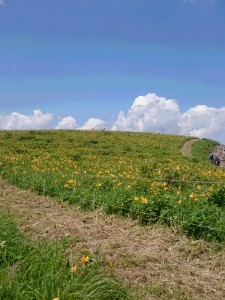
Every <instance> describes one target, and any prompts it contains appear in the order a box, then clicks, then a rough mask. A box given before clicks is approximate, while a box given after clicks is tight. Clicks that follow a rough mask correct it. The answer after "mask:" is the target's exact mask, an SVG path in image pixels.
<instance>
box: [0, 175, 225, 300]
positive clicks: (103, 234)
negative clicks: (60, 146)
mask: <svg viewBox="0 0 225 300" xmlns="http://www.w3.org/2000/svg"><path fill="white" fill-rule="evenodd" d="M0 209H2V210H5V209H9V210H10V211H11V212H12V213H13V214H14V215H15V217H16V219H17V221H18V222H19V224H20V229H21V230H22V231H23V232H25V233H26V234H27V235H28V236H29V237H30V238H32V239H35V240H40V241H41V240H45V239H51V240H58V239H59V238H61V237H65V236H66V237H68V238H69V240H70V248H69V250H68V252H69V254H70V255H71V256H76V255H77V254H78V253H81V252H82V250H83V249H88V251H90V253H92V255H96V256H97V255H100V256H101V257H102V260H103V261H104V262H105V263H109V262H110V264H112V268H113V269H114V270H115V272H116V274H117V275H119V276H121V277H123V278H124V279H125V280H127V281H128V282H130V283H131V284H132V286H133V287H134V288H135V289H136V290H137V291H139V295H140V299H202V298H204V299H210V300H213V299H215V300H218V299H221V300H222V299H225V249H224V247H223V246H222V245H221V246H220V245H218V244H217V245H215V244H209V243H207V242H204V241H193V240H191V239H188V238H187V237H185V236H183V235H182V234H181V233H179V232H175V230H172V229H169V228H165V227H162V226H160V225H155V226H145V227H144V226H140V225H139V224H138V223H137V222H136V221H132V220H130V219H128V218H119V217H116V216H114V215H105V214H104V213H103V212H102V211H100V210H96V211H93V212H81V211H80V210H79V208H78V207H74V206H70V205H67V204H65V203H60V202H58V201H56V200H54V199H51V198H48V197H43V196H38V195H36V194H34V193H31V192H29V191H23V190H20V189H18V188H16V187H14V186H11V185H9V184H7V183H6V182H5V181H3V180H0ZM142 291H143V292H142Z"/></svg>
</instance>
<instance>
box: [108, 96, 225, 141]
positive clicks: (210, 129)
mask: <svg viewBox="0 0 225 300" xmlns="http://www.w3.org/2000/svg"><path fill="white" fill-rule="evenodd" d="M112 130H124V131H149V132H162V133H169V134H179V135H191V136H195V137H199V138H203V137H205V138H210V139H215V140H219V141H220V140H222V139H224V138H223V132H224V131H225V107H221V108H214V107H208V106H206V105H197V106H195V107H192V108H190V109H189V110H187V111H186V112H184V113H181V112H180V109H179V106H178V104H177V102H176V101H175V100H174V99H166V98H163V97H159V96H157V95H156V94H151V93H150V94H147V95H146V96H140V97H138V98H136V99H135V100H134V102H133V104H132V106H131V108H130V109H129V110H128V112H127V113H124V112H123V111H121V112H120V113H119V114H118V117H117V120H116V122H115V123H114V124H113V126H112ZM223 142H225V141H223Z"/></svg>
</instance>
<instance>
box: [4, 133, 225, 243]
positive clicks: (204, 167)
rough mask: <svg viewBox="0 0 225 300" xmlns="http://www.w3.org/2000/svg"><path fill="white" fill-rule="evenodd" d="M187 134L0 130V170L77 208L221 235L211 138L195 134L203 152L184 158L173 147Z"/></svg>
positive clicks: (220, 174) (220, 176)
mask: <svg viewBox="0 0 225 300" xmlns="http://www.w3.org/2000/svg"><path fill="white" fill-rule="evenodd" d="M188 139H190V137H181V136H169V135H160V134H150V133H129V132H124V133H122V132H108V131H102V132H97V131H7V132H3V131H2V132H1V133H0V143H1V155H0V172H1V176H2V177H3V178H5V179H7V180H8V181H9V182H11V183H13V184H16V185H18V186H20V187H22V188H26V189H31V190H33V191H37V192H38V193H40V194H43V195H50V196H52V197H57V198H60V199H61V200H63V201H68V202H69V203H71V204H76V205H79V206H80V207H81V208H82V209H95V208H97V207H102V208H103V209H104V210H105V211H106V212H107V213H117V214H120V215H123V216H130V217H132V218H134V219H138V220H139V221H140V222H142V223H144V224H147V223H153V222H162V223H164V224H167V225H169V226H178V227H180V228H182V230H183V231H184V232H185V233H186V234H187V235H190V236H192V237H194V238H204V239H206V240H209V241H225V230H224V228H225V189H224V183H225V171H224V170H223V169H220V168H216V167H213V166H211V165H210V163H209V162H208V157H207V155H208V153H209V151H210V149H211V148H212V147H213V145H215V142H213V141H209V140H201V141H199V143H200V144H199V145H200V146H201V147H200V149H201V152H202V153H204V157H205V158H204V157H203V156H202V155H200V156H197V155H195V157H194V158H193V159H192V160H190V159H188V158H185V157H183V156H182V155H181V153H180V148H181V147H182V145H183V144H184V142H185V141H187V140H188ZM197 145H198V142H197V143H196V144H195V147H198V146H197ZM195 149H198V148H195ZM195 151H196V153H199V150H195Z"/></svg>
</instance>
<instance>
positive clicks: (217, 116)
mask: <svg viewBox="0 0 225 300" xmlns="http://www.w3.org/2000/svg"><path fill="white" fill-rule="evenodd" d="M178 125H179V127H180V134H182V135H186V134H189V135H192V136H197V137H200V138H202V137H210V138H213V136H214V135H215V134H218V132H220V131H222V130H223V131H224V130H225V107H222V108H214V107H208V106H206V105H197V106H195V107H192V108H190V109H189V110H188V111H187V112H185V113H183V114H181V116H180V118H179V120H178Z"/></svg>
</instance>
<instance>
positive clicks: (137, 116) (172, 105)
mask: <svg viewBox="0 0 225 300" xmlns="http://www.w3.org/2000/svg"><path fill="white" fill-rule="evenodd" d="M178 117H179V107H178V105H177V103H176V101H175V100H174V99H166V98H164V97H159V96H157V95H156V94H151V93H150V94H147V95H146V96H139V97H137V98H136V99H135V100H134V103H133V105H132V106H131V108H130V109H129V110H128V112H127V114H125V113H124V112H122V111H121V112H120V113H119V115H118V118H117V121H116V122H115V123H114V125H113V126H112V130H126V131H151V132H158V131H160V132H164V133H175V132H177V131H178V129H179V127H178V124H177V119H178Z"/></svg>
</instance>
